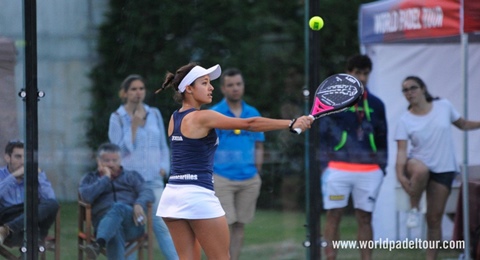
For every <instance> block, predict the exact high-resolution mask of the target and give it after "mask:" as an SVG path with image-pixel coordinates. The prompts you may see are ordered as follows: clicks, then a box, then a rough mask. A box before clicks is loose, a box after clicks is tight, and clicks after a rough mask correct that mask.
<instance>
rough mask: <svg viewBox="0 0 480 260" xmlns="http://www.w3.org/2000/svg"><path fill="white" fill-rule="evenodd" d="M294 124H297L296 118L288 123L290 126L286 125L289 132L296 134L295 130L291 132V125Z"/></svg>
mask: <svg viewBox="0 0 480 260" xmlns="http://www.w3.org/2000/svg"><path fill="white" fill-rule="evenodd" d="M295 122H297V119H296V118H294V119H292V121H290V124H289V125H288V129H289V130H290V132H292V133H295V134H296V133H297V132H296V131H295V130H293V128H292V127H293V124H295Z"/></svg>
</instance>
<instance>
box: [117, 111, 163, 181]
mask: <svg viewBox="0 0 480 260" xmlns="http://www.w3.org/2000/svg"><path fill="white" fill-rule="evenodd" d="M143 106H144V108H145V111H146V112H147V118H146V122H145V125H144V126H141V127H138V128H137V133H136V137H135V142H133V141H132V119H131V118H130V116H129V115H128V113H127V111H126V110H125V108H124V106H123V105H122V106H120V107H119V108H118V109H117V111H115V112H114V113H112V114H111V115H110V123H109V127H108V138H109V139H110V142H112V143H114V144H117V145H118V146H120V149H121V154H122V166H123V168H124V169H125V170H131V171H137V172H138V173H140V174H141V175H142V177H143V178H144V179H145V181H152V180H155V179H162V178H159V177H160V170H161V169H163V170H165V172H166V173H167V174H168V173H169V172H170V151H169V149H168V144H167V139H166V135H165V126H164V124H163V119H162V114H161V113H160V111H159V110H158V109H157V108H154V107H149V106H148V105H145V104H144V105H143Z"/></svg>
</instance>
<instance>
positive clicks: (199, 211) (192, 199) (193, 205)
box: [157, 184, 225, 219]
mask: <svg viewBox="0 0 480 260" xmlns="http://www.w3.org/2000/svg"><path fill="white" fill-rule="evenodd" d="M224 215H225V211H224V210H223V208H222V205H221V204H220V201H219V200H218V198H217V196H215V192H214V191H212V190H209V189H206V188H203V187H200V186H197V185H191V184H186V185H178V184H167V186H166V187H165V190H164V191H163V194H162V197H161V199H160V202H159V204H158V208H157V216H159V217H163V218H178V219H209V218H217V217H221V216H224Z"/></svg>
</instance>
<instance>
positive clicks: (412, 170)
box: [406, 159, 430, 209]
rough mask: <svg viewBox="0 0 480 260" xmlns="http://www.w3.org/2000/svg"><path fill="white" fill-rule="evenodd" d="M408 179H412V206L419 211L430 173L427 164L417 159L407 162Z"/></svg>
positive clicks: (410, 193) (410, 192)
mask: <svg viewBox="0 0 480 260" xmlns="http://www.w3.org/2000/svg"><path fill="white" fill-rule="evenodd" d="M406 167H407V171H406V172H407V177H408V178H409V179H410V190H409V191H407V193H408V194H409V195H410V205H411V207H412V208H416V209H418V207H419V204H420V199H421V198H422V193H423V191H424V190H425V189H426V187H427V183H428V179H429V177H430V172H429V170H428V168H427V166H425V164H424V163H423V162H421V161H419V160H417V159H409V160H408V161H407V166H406Z"/></svg>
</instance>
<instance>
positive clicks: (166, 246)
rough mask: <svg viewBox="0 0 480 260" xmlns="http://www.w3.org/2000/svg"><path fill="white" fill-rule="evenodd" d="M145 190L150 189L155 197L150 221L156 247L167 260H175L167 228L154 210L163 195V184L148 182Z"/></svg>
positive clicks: (175, 252)
mask: <svg viewBox="0 0 480 260" xmlns="http://www.w3.org/2000/svg"><path fill="white" fill-rule="evenodd" d="M145 186H146V187H147V188H150V189H151V190H152V191H153V194H154V195H155V202H154V205H153V207H152V209H154V210H152V219H153V232H154V233H155V237H156V238H157V242H158V247H159V248H160V250H161V251H162V252H163V255H164V256H165V258H166V259H167V260H177V259H178V255H177V251H176V250H175V246H174V245H173V240H172V237H171V235H170V232H169V231H168V227H167V225H166V224H165V222H164V221H163V219H162V218H161V217H159V216H157V215H156V209H157V208H158V203H159V202H160V198H161V196H162V193H163V189H164V184H163V181H162V180H160V179H156V180H152V181H148V182H146V183H145Z"/></svg>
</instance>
